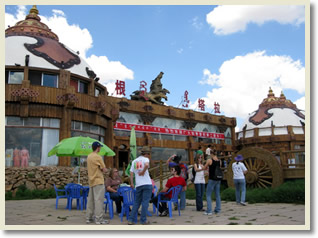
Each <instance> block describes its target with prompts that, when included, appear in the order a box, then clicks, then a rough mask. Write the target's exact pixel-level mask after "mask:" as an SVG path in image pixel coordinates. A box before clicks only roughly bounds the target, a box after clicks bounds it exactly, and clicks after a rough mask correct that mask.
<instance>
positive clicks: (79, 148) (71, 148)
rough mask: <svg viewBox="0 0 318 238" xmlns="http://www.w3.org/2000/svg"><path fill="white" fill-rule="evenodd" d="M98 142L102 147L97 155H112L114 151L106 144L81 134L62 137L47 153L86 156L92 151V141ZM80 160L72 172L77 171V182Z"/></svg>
mask: <svg viewBox="0 0 318 238" xmlns="http://www.w3.org/2000/svg"><path fill="white" fill-rule="evenodd" d="M95 141H97V142H99V143H100V144H101V145H102V147H101V149H100V152H99V153H98V154H99V155H105V156H114V155H115V152H114V151H112V150H111V149H110V148H109V147H108V146H107V145H105V144H104V143H102V142H100V141H98V140H95V139H92V138H90V137H82V136H77V137H70V138H66V139H63V140H62V141H60V142H59V143H58V144H56V145H55V146H54V147H53V148H52V149H51V150H50V151H49V153H48V156H49V157H50V156H52V155H57V156H72V157H75V156H87V155H89V154H90V153H92V152H93V150H92V144H93V142H95ZM79 167H80V162H79V165H78V167H77V169H75V170H74V171H73V173H76V172H78V183H80V169H79Z"/></svg>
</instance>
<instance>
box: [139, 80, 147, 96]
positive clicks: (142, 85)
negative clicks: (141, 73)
mask: <svg viewBox="0 0 318 238" xmlns="http://www.w3.org/2000/svg"><path fill="white" fill-rule="evenodd" d="M146 86H147V83H146V82H145V81H141V82H140V86H139V91H140V96H145V92H147V88H146Z"/></svg>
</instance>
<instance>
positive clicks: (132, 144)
mask: <svg viewBox="0 0 318 238" xmlns="http://www.w3.org/2000/svg"><path fill="white" fill-rule="evenodd" d="M129 145H130V161H129V164H128V166H127V168H126V170H125V174H126V175H127V176H130V167H131V164H132V162H133V160H134V159H136V157H137V145H136V132H135V127H134V126H133V127H132V128H131V131H130V141H129Z"/></svg>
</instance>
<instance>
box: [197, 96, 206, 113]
mask: <svg viewBox="0 0 318 238" xmlns="http://www.w3.org/2000/svg"><path fill="white" fill-rule="evenodd" d="M198 107H199V109H200V110H201V111H205V104H204V100H203V99H201V98H199V100H198Z"/></svg>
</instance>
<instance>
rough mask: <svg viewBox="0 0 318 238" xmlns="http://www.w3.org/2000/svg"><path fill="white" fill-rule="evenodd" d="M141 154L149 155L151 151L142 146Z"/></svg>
mask: <svg viewBox="0 0 318 238" xmlns="http://www.w3.org/2000/svg"><path fill="white" fill-rule="evenodd" d="M141 152H142V153H151V149H150V148H149V147H148V146H143V147H142V148H141Z"/></svg>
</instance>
